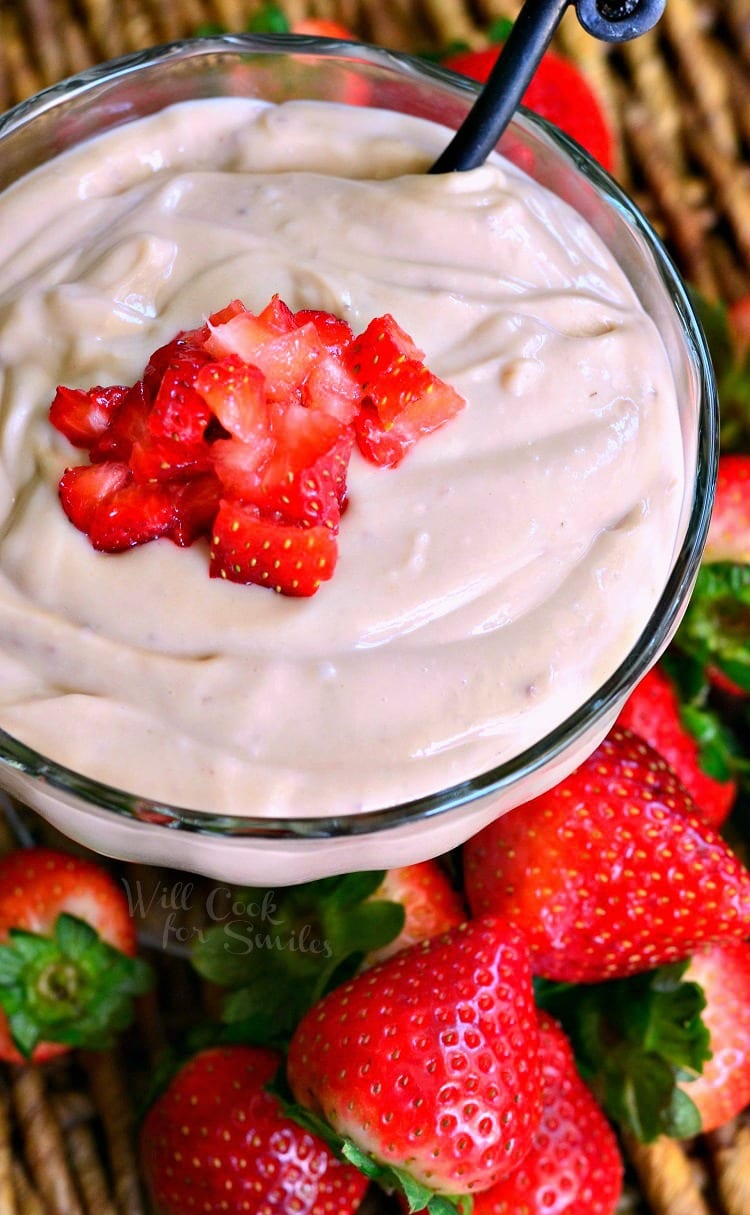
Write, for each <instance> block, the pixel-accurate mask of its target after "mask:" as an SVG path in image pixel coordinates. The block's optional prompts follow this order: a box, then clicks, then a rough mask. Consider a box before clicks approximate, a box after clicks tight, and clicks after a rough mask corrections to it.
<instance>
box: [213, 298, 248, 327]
mask: <svg viewBox="0 0 750 1215" xmlns="http://www.w3.org/2000/svg"><path fill="white" fill-rule="evenodd" d="M238 312H247V308H246V307H245V305H244V304H243V302H242V300H230V301H229V303H228V304H227V305H226V307H224V308H220V309H219V311H218V312H212V313H211V315H210V317H209V318H208V324H209V325H224V324H226V322H227V321H231V319H232V317H233V316H237V313H238Z"/></svg>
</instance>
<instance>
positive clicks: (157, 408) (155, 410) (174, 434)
mask: <svg viewBox="0 0 750 1215" xmlns="http://www.w3.org/2000/svg"><path fill="white" fill-rule="evenodd" d="M188 368H189V369H190V370H189V371H188ZM201 370H203V369H202V368H201ZM188 374H189V375H190V382H188V380H187V376H188ZM196 374H198V375H199V374H200V370H199V371H198V372H197V373H196V371H195V369H194V364H193V361H192V360H189V359H180V360H178V362H177V364H175V365H173V366H171V367H168V368H167V370H166V371H165V372H164V375H163V377H162V381H161V383H160V385H159V388H158V390H157V392H156V396H155V397H154V399H153V402H152V405H151V409H150V412H149V416H148V429H149V431H150V433H151V434H152V435H153V436H154V438H157V439H171V440H172V441H173V442H175V443H187V444H194V443H200V442H202V441H203V436H204V435H205V433H206V427H207V426H208V424H209V422H210V421H211V410H210V408H209V406H208V405H207V403H206V401H205V400H204V398H203V396H202V395H201V393H200V392H197V391H196V390H195V388H194V387H193V386H192V383H193V381H194V380H195V378H196Z"/></svg>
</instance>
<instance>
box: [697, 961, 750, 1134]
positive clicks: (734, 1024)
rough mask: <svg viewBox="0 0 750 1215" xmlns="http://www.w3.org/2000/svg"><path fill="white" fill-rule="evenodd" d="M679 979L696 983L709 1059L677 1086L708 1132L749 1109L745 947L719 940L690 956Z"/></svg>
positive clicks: (749, 984)
mask: <svg viewBox="0 0 750 1215" xmlns="http://www.w3.org/2000/svg"><path fill="white" fill-rule="evenodd" d="M684 977H685V979H686V980H688V981H692V982H694V983H698V984H700V986H701V987H702V988H703V994H704V996H705V998H706V1007H705V1009H704V1010H703V1020H704V1022H705V1024H706V1027H707V1028H708V1031H709V1033H710V1036H711V1041H710V1047H711V1051H712V1058H710V1059H709V1060H708V1062H707V1063H705V1064H704V1065H703V1071H702V1072H701V1074H700V1076H698V1077H697V1078H696V1079H695V1080H691V1081H683V1082H682V1083H681V1084H680V1088H682V1090H683V1091H684V1092H685V1093H686V1094H687V1096H688V1097H690V1099H691V1100H692V1101H694V1102H695V1104H696V1105H697V1107H698V1112H699V1113H700V1116H701V1123H702V1128H703V1130H704V1131H713V1130H715V1129H716V1128H717V1127H719V1126H723V1124H724V1123H725V1122H729V1120H730V1119H731V1118H734V1117H736V1115H737V1114H739V1113H741V1111H742V1110H744V1109H745V1108H746V1107H747V1106H748V1105H750V945H748V943H747V942H746V941H721V942H719V943H718V944H714V945H708V946H706V947H705V948H703V949H701V950H699V951H698V952H697V953H696V954H694V955H693V957H692V959H691V961H690V965H689V967H688V969H687V971H686V972H685V976H684Z"/></svg>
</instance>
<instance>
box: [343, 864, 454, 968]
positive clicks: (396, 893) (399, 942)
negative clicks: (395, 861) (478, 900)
mask: <svg viewBox="0 0 750 1215" xmlns="http://www.w3.org/2000/svg"><path fill="white" fill-rule="evenodd" d="M370 897H371V899H387V900H388V901H389V902H391V903H400V904H401V905H402V907H403V908H404V911H405V913H406V918H405V920H404V926H403V928H402V929H401V932H400V933H399V934H398V936H397V937H396V938H395V939H394V940H393V941H390V942H389V943H388V945H384V946H383V947H382V948H381V949H375V950H371V951H370V952H369V953H368V954H367V957H366V959H365V960H366V964H367V965H368V966H374V965H375V963H376V962H384V961H385V959H386V958H390V957H391V956H392V955H393V954H394V953H399V952H400V951H401V950H402V949H408V948H409V946H411V945H418V944H419V943H420V942H421V941H429V940H430V939H431V938H432V937H437V936H440V935H441V934H442V933H444V932H447V931H448V929H449V928H455V927H457V926H458V925H459V924H461V923H463V921H464V920H465V919H466V909H465V907H464V905H463V901H462V899H461V896H460V895H459V893H458V891H457V890H455V889H454V888H453V886H452V885H451V883H450V881H449V880H448V875H447V874H446V872H445V870H444V869H443V868H441V866H440V865H439V864H438V862H437V861H422V862H421V863H420V864H417V865H404V866H403V867H402V868H400V869H389V870H387V872H386V875H385V877H384V878H383V881H382V882H381V883H380V885H379V886H378V888H377V890H376V891H375V893H374V894H372V895H371V896H370Z"/></svg>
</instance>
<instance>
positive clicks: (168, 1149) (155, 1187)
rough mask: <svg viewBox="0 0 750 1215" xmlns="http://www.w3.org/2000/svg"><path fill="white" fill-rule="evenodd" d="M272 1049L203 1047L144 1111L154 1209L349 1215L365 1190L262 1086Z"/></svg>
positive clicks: (144, 1158)
mask: <svg viewBox="0 0 750 1215" xmlns="http://www.w3.org/2000/svg"><path fill="white" fill-rule="evenodd" d="M280 1062H281V1056H280V1055H278V1054H276V1053H275V1052H274V1051H269V1050H263V1049H261V1048H258V1047H248V1046H225V1047H214V1048H211V1049H207V1050H203V1051H201V1052H200V1053H199V1054H197V1055H195V1056H194V1057H193V1058H192V1059H190V1060H189V1061H188V1062H187V1063H186V1064H184V1065H183V1067H182V1068H181V1069H180V1070H179V1072H178V1073H177V1074H176V1075H175V1076H174V1077H173V1079H172V1080H171V1082H170V1084H169V1086H168V1088H167V1089H166V1091H165V1092H164V1093H162V1094H161V1096H160V1097H158V1098H157V1100H156V1102H155V1103H154V1104H153V1105H152V1107H151V1109H150V1110H149V1112H148V1114H147V1116H146V1118H145V1120H144V1123H143V1126H142V1129H141V1136H140V1160H141V1164H142V1167H143V1171H144V1175H145V1178H146V1182H147V1185H148V1188H149V1190H150V1192H151V1195H152V1197H153V1200H154V1204H155V1206H156V1208H157V1210H158V1211H159V1213H160V1215H186V1213H187V1212H188V1211H196V1212H197V1211H200V1212H202V1213H203V1215H246V1213H247V1212H248V1211H251V1212H254V1215H290V1212H295V1215H354V1213H355V1212H356V1211H357V1209H358V1208H359V1206H360V1204H361V1201H362V1198H363V1197H364V1193H365V1190H366V1188H367V1184H368V1183H367V1180H366V1178H365V1177H364V1176H363V1175H362V1174H361V1173H360V1172H359V1170H358V1169H355V1168H353V1167H352V1166H351V1165H348V1164H345V1163H342V1162H341V1161H340V1160H338V1159H337V1158H336V1157H335V1156H334V1155H333V1154H332V1153H331V1152H330V1151H329V1149H328V1148H327V1147H326V1145H325V1143H323V1142H322V1141H321V1140H320V1139H317V1138H316V1137H315V1136H314V1135H312V1134H311V1133H310V1132H309V1131H306V1130H303V1129H302V1128H301V1127H300V1126H298V1125H297V1124H296V1123H295V1122H292V1121H291V1120H290V1119H289V1118H287V1117H286V1116H285V1115H284V1113H283V1112H282V1109H281V1107H280V1105H279V1103H278V1101H277V1100H276V1098H274V1097H273V1096H271V1095H270V1094H269V1093H268V1092H267V1091H266V1086H267V1085H268V1083H269V1082H270V1081H271V1080H272V1079H273V1076H274V1074H275V1072H276V1071H277V1069H278V1067H279V1064H280Z"/></svg>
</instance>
